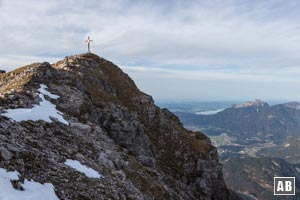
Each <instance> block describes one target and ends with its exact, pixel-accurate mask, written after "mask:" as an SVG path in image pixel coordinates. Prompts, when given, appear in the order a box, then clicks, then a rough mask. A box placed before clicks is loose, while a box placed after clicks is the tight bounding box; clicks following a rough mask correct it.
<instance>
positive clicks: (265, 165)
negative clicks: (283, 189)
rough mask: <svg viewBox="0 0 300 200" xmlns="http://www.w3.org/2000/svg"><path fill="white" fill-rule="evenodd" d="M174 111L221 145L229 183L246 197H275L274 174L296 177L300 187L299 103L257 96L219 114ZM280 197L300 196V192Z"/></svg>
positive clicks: (224, 171) (190, 127)
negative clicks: (265, 99)
mask: <svg viewBox="0 0 300 200" xmlns="http://www.w3.org/2000/svg"><path fill="white" fill-rule="evenodd" d="M212 113H213V112H212ZM175 114H176V115H177V116H178V117H179V118H180V120H181V122H182V123H183V124H184V126H185V127H186V128H188V129H192V130H197V131H201V132H203V133H205V134H207V135H208V136H209V137H210V139H211V140H212V142H213V144H214V145H216V146H217V147H218V151H219V154H220V159H221V161H222V163H223V165H224V168H223V174H224V179H225V182H226V184H227V186H228V187H229V188H230V189H233V190H235V191H237V192H240V193H241V194H242V195H244V198H245V199H252V200H253V199H267V200H268V199H276V198H275V196H273V177H274V176H292V177H296V180H298V181H297V182H296V187H297V188H298V189H297V190H298V191H299V188H300V186H299V180H300V103H299V102H289V103H284V104H277V105H273V106H270V105H269V104H268V103H266V102H264V101H261V100H254V101H249V102H245V103H242V104H235V105H232V106H230V107H228V108H226V109H224V110H221V111H220V112H217V113H214V114H207V113H206V114H193V113H190V112H175ZM277 199H300V194H299V192H298V194H297V196H296V197H294V196H293V197H284V198H282V197H280V198H277Z"/></svg>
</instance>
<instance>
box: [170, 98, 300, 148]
mask: <svg viewBox="0 0 300 200" xmlns="http://www.w3.org/2000/svg"><path fill="white" fill-rule="evenodd" d="M175 114H176V115H177V116H178V117H179V118H180V120H181V121H182V122H183V124H184V125H185V126H186V127H189V128H193V127H194V128H195V127H196V128H199V127H200V128H201V130H202V131H203V132H205V133H207V134H208V135H220V134H222V133H226V134H228V135H230V136H234V137H236V138H237V139H240V140H246V139H248V140H250V141H251V140H254V141H260V140H269V141H273V142H275V143H280V142H283V141H284V140H286V138H287V137H288V136H300V103H298V102H290V103H285V104H278V105H274V106H270V105H269V104H268V103H266V102H263V101H261V100H255V101H249V102H246V103H243V104H236V105H233V106H231V107H229V108H227V109H225V110H223V111H221V112H218V113H216V114H212V115H201V114H192V113H184V112H175Z"/></svg>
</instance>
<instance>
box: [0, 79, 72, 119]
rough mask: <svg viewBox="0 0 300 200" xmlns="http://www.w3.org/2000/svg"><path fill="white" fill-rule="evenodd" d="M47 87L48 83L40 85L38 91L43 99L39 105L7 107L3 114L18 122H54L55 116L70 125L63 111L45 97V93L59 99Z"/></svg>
mask: <svg viewBox="0 0 300 200" xmlns="http://www.w3.org/2000/svg"><path fill="white" fill-rule="evenodd" d="M46 89H47V86H46V85H44V84H41V85H40V88H39V90H38V91H39V92H40V94H39V97H40V98H41V99H42V101H41V102H40V103H39V105H34V106H33V107H32V108H17V109H7V110H5V111H6V112H5V113H1V115H3V116H6V117H8V118H11V119H13V120H14V121H17V122H20V121H27V120H33V121H38V120H43V121H46V122H52V120H51V118H54V119H57V120H58V121H59V122H61V123H64V124H66V125H68V124H69V122H68V121H66V120H65V119H64V118H63V116H62V113H61V112H60V111H58V110H57V109H56V106H55V105H54V104H52V103H51V102H50V101H48V100H46V99H45V95H47V96H49V97H50V98H52V99H58V98H59V96H58V95H54V94H51V93H50V92H49V91H47V90H46Z"/></svg>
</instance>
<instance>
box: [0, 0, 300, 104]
mask: <svg viewBox="0 0 300 200" xmlns="http://www.w3.org/2000/svg"><path fill="white" fill-rule="evenodd" d="M0 35H1V37H0V44H1V46H0V69H4V70H7V71H9V70H12V69H15V68H17V67H20V66H23V65H26V64H30V63H32V62H43V61H48V62H54V61H57V60H60V59H63V58H64V57H65V56H68V55H72V54H77V53H83V52H86V50H87V49H86V44H85V43H84V40H85V39H86V37H87V36H88V35H89V36H91V38H92V39H93V43H92V44H91V50H92V52H93V53H95V54H98V55H99V56H101V57H103V58H105V59H108V60H110V61H112V62H114V63H115V64H117V65H118V66H120V67H121V68H122V69H123V70H124V72H126V73H128V74H129V75H130V76H131V78H132V79H133V80H134V81H135V83H136V84H137V86H138V87H139V88H140V89H141V90H143V91H144V92H146V93H148V94H150V95H152V96H153V97H154V99H155V100H158V101H159V100H161V101H162V100H165V101H175V100H176V101H177V100H179V101H184V100H199V101H218V100H234V101H235V100H238V101H240V100H245V101H246V100H252V99H262V100H265V101H269V100H286V101H294V100H298V101H300V90H299V88H300V1H298V0H272V1H268V0H265V1H261V0H251V1H242V0H209V1H200V0H199V1H198V0H194V1H192V0H191V1H184V0H165V1H161V0H152V1H150V0H114V1H111V0H89V1H84V0H48V1H39V0H26V1H23V0H14V1H10V0H0Z"/></svg>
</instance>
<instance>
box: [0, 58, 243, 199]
mask: <svg viewBox="0 0 300 200" xmlns="http://www.w3.org/2000/svg"><path fill="white" fill-rule="evenodd" d="M0 169H1V173H0V183H1V181H2V182H3V183H4V181H5V180H4V177H6V178H7V177H8V175H7V174H8V173H10V172H14V173H15V175H16V176H14V178H13V177H12V176H11V175H10V176H9V177H11V178H10V183H9V184H10V185H11V187H13V190H17V191H18V192H19V193H20V194H22V192H24V194H25V192H26V190H27V188H28V187H29V184H28V182H30V183H31V184H33V183H37V184H42V185H46V184H48V185H47V187H48V186H49V187H48V189H49V188H50V189H51V188H52V189H51V190H53V192H55V195H56V197H57V198H58V199H69V200H76V199H80V200H85V199H189V200H190V199H203V200H204V199H205V200H206V199H215V200H222V199H238V197H237V196H236V194H235V193H234V192H231V191H230V190H228V189H227V187H226V185H225V183H224V181H223V175H222V165H221V164H220V163H219V161H218V154H217V150H216V148H215V147H214V146H212V145H211V143H210V140H209V139H208V138H207V137H206V136H205V135H203V134H202V133H199V132H191V131H188V130H186V129H185V128H183V126H182V124H181V123H180V121H179V120H178V118H177V117H176V116H175V115H173V114H172V113H171V112H169V111H168V110H167V109H160V108H159V107H157V106H156V105H155V104H154V101H153V99H152V98H151V96H149V95H147V94H145V93H143V92H141V91H140V90H139V89H138V88H137V87H136V85H135V84H134V82H133V81H132V80H131V79H130V77H129V76H128V75H127V74H125V73H124V72H123V71H122V70H121V69H120V68H118V67H117V66H116V65H114V64H113V63H111V62H109V61H107V60H105V59H103V58H100V57H98V56H97V55H94V54H91V53H88V54H81V55H74V56H69V57H66V58H65V59H64V60H62V61H58V62H56V63H54V64H49V63H47V62H44V63H33V64H30V65H27V66H24V67H21V68H18V69H16V70H14V71H11V72H8V73H3V74H0ZM5 173H7V174H6V175H3V174H5ZM2 179H3V180H2ZM5 183H6V182H5ZM26 184H27V185H26ZM42 185H39V187H42ZM50 186H51V187H50ZM19 193H18V194H19ZM0 194H1V193H0Z"/></svg>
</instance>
